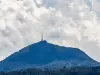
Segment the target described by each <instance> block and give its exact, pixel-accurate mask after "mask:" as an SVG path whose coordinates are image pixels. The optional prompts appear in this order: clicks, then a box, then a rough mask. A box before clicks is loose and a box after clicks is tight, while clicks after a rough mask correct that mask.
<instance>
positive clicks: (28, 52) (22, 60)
mask: <svg viewBox="0 0 100 75" xmlns="http://www.w3.org/2000/svg"><path fill="white" fill-rule="evenodd" d="M99 65H100V63H99V62H96V61H95V60H93V59H92V58H90V57H89V56H88V55H86V54H85V53H84V52H83V51H82V50H80V49H78V48H71V47H63V46H58V45H54V44H51V43H48V42H47V41H45V40H44V41H40V42H37V43H35V44H32V45H29V46H27V47H25V48H23V49H21V50H19V51H18V52H15V53H14V54H12V55H10V56H9V57H7V58H6V59H5V60H3V61H1V62H0V70H1V71H12V70H19V69H25V68H49V69H54V68H55V69H56V68H62V67H64V66H65V67H66V68H72V67H77V66H88V67H96V66H99Z"/></svg>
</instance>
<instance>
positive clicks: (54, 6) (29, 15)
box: [0, 0, 100, 61]
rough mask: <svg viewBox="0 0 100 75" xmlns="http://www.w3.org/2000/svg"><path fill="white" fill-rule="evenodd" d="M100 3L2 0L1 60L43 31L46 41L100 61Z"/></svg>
mask: <svg viewBox="0 0 100 75" xmlns="http://www.w3.org/2000/svg"><path fill="white" fill-rule="evenodd" d="M99 6H100V2H99V1H98V0H91V1H89V0H21V1H20V0H19V1H17V0H1V3H0V9H1V10H0V55H1V56H0V59H4V58H5V57H7V56H8V55H10V54H12V53H13V52H15V51H18V50H19V49H21V48H23V47H25V46H27V45H29V44H32V43H34V42H38V41H39V40H40V39H41V32H42V33H43V34H44V39H46V40H48V42H51V43H54V44H58V45H63V46H71V47H77V48H80V49H82V50H83V51H84V52H86V53H87V54H88V55H89V56H91V57H92V58H94V59H95V60H98V61H100V54H99V53H100V34H99V33H100V25H99V24H100V23H99V20H100V17H99V16H98V15H99V13H100V9H99ZM91 9H92V10H91Z"/></svg>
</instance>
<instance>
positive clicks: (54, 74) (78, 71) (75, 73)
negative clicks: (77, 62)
mask: <svg viewBox="0 0 100 75" xmlns="http://www.w3.org/2000/svg"><path fill="white" fill-rule="evenodd" d="M0 75H100V67H92V68H91V67H74V68H69V69H68V68H66V67H63V68H62V69H52V70H50V69H47V68H45V69H43V70H42V69H38V68H29V69H26V70H20V71H11V72H0Z"/></svg>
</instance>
